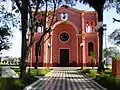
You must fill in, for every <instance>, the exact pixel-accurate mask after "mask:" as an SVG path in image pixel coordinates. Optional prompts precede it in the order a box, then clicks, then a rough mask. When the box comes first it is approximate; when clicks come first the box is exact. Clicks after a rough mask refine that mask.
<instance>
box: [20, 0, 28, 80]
mask: <svg viewBox="0 0 120 90" xmlns="http://www.w3.org/2000/svg"><path fill="white" fill-rule="evenodd" d="M27 22H28V0H22V12H21V24H22V47H21V62H20V78H23V76H24V74H25V70H26V59H27V58H26V54H27V50H26V48H27V42H26V32H27V25H28V24H27Z"/></svg>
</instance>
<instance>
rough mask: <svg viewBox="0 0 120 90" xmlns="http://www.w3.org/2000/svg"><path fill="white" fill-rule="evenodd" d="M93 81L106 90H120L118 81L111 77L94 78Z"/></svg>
mask: <svg viewBox="0 0 120 90" xmlns="http://www.w3.org/2000/svg"><path fill="white" fill-rule="evenodd" d="M95 81H97V82H98V83H99V84H101V85H102V86H103V87H105V88H107V89H108V90H120V79H119V78H116V77H114V76H111V75H109V74H108V75H106V74H103V75H100V76H97V77H96V78H95Z"/></svg>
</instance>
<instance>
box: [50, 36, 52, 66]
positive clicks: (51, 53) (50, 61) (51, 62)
mask: <svg viewBox="0 0 120 90" xmlns="http://www.w3.org/2000/svg"><path fill="white" fill-rule="evenodd" d="M50 49H51V52H50V56H51V59H50V63H51V64H52V37H51V48H50Z"/></svg>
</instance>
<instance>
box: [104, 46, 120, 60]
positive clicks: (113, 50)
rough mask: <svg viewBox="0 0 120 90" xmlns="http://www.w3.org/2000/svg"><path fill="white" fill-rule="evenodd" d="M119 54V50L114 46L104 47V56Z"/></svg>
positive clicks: (110, 56)
mask: <svg viewBox="0 0 120 90" xmlns="http://www.w3.org/2000/svg"><path fill="white" fill-rule="evenodd" d="M118 55H120V51H119V50H118V49H117V48H116V47H109V48H106V49H104V57H109V58H112V57H114V56H118Z"/></svg>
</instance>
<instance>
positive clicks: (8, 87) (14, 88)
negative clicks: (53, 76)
mask: <svg viewBox="0 0 120 90" xmlns="http://www.w3.org/2000/svg"><path fill="white" fill-rule="evenodd" d="M14 70H15V71H16V72H17V73H18V74H20V69H19V68H17V69H14ZM50 71H51V70H50V69H49V68H45V69H31V70H30V73H29V72H27V73H26V75H25V78H24V80H21V79H14V78H1V77H0V90H22V89H23V88H24V87H25V86H27V85H29V84H31V83H33V82H34V81H36V80H37V79H38V78H35V76H36V75H37V76H39V75H42V76H44V75H45V74H47V73H48V72H50Z"/></svg>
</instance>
